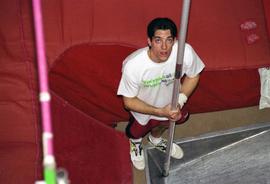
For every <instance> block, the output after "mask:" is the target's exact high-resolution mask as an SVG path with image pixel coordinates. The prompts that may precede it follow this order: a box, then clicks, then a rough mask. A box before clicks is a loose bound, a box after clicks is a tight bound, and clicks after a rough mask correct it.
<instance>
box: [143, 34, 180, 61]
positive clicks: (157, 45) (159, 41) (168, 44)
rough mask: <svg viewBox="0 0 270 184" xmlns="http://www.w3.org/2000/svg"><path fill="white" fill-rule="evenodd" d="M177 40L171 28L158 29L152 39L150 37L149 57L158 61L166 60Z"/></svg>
mask: <svg viewBox="0 0 270 184" xmlns="http://www.w3.org/2000/svg"><path fill="white" fill-rule="evenodd" d="M174 42H175V38H173V36H172V34H171V31H170V30H169V29H166V30H161V29H158V30H156V32H155V34H154V36H153V37H152V40H151V39H150V38H148V44H149V46H150V47H151V48H150V50H149V57H150V58H151V59H152V60H153V61H154V62H157V63H161V62H165V61H167V59H168V58H169V56H170V54H171V52H172V46H173V44H174Z"/></svg>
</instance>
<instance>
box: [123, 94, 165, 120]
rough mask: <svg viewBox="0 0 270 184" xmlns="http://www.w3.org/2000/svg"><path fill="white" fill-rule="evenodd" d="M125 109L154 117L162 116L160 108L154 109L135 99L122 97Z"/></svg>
mask: <svg viewBox="0 0 270 184" xmlns="http://www.w3.org/2000/svg"><path fill="white" fill-rule="evenodd" d="M123 101H124V105H125V108H126V109H128V110H131V111H135V112H139V113H143V114H150V115H155V116H162V112H161V109H160V108H157V107H154V106H152V105H149V104H147V103H145V102H144V101H142V100H140V99H138V98H137V97H133V98H129V97H123Z"/></svg>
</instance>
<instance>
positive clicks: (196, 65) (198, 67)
mask: <svg viewBox="0 0 270 184" xmlns="http://www.w3.org/2000/svg"><path fill="white" fill-rule="evenodd" d="M204 67H205V65H204V63H203V61H202V60H201V58H200V57H199V56H198V55H197V53H196V52H195V51H194V49H193V48H192V47H191V46H190V45H188V44H187V45H186V50H185V55H184V65H183V74H186V75H187V76H188V77H195V76H196V75H198V74H199V73H200V72H201V71H202V70H203V69H204Z"/></svg>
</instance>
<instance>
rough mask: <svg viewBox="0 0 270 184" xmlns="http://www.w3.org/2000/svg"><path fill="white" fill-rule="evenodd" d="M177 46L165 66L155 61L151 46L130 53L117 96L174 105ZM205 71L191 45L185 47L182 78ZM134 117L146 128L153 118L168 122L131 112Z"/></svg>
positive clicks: (158, 105) (160, 104) (157, 104)
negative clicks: (172, 101) (150, 53)
mask: <svg viewBox="0 0 270 184" xmlns="http://www.w3.org/2000/svg"><path fill="white" fill-rule="evenodd" d="M177 46H178V44H177V43H175V44H174V46H173V48H172V52H171V55H170V56H169V58H168V60H167V61H165V62H162V63H156V62H153V61H152V60H151V59H150V58H149V56H148V54H147V51H148V50H149V48H148V47H145V48H142V49H139V50H137V51H135V52H133V53H132V54H130V55H129V56H128V57H127V58H126V59H125V60H124V62H123V67H122V78H121V81H120V84H119V87H118V91H117V95H122V96H125V97H137V98H139V99H140V100H142V101H144V102H146V103H147V104H149V105H152V106H155V107H158V108H162V107H164V106H166V105H168V104H170V103H171V100H172V93H173V82H174V73H175V65H176V58H177ZM203 68H204V64H203V62H202V60H201V59H200V58H199V56H198V55H197V54H196V53H195V51H194V50H193V49H192V47H191V46H190V45H189V44H187V43H186V44H185V51H184V60H183V67H182V76H183V75H184V74H185V75H187V76H189V77H195V76H196V75H197V74H199V73H200V72H201V71H202V70H203ZM131 113H132V115H133V116H134V118H135V119H136V120H137V121H138V122H139V123H140V124H141V125H146V124H147V122H148V121H149V120H150V119H155V120H168V118H166V117H159V116H154V115H148V114H142V113H138V112H134V111H131Z"/></svg>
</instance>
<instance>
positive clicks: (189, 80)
mask: <svg viewBox="0 0 270 184" xmlns="http://www.w3.org/2000/svg"><path fill="white" fill-rule="evenodd" d="M199 79H200V75H199V74H198V75H196V76H195V77H188V76H186V77H185V79H184V81H183V83H182V85H181V88H180V93H184V94H185V95H186V96H187V97H189V96H190V95H191V94H192V92H193V91H194V90H195V88H196V87H197V85H198V83H199Z"/></svg>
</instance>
